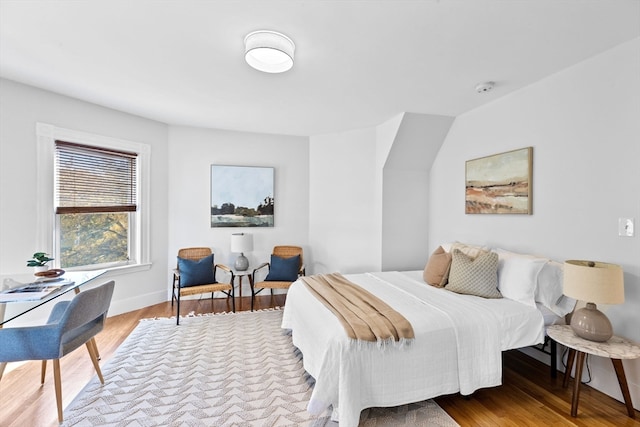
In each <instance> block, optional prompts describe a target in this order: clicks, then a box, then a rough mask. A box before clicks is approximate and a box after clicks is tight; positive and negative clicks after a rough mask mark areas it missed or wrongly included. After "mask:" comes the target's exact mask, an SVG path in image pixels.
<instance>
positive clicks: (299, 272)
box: [298, 264, 307, 276]
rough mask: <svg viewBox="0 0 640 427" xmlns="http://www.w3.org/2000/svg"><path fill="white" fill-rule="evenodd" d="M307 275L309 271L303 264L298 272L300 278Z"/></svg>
mask: <svg viewBox="0 0 640 427" xmlns="http://www.w3.org/2000/svg"><path fill="white" fill-rule="evenodd" d="M306 275H307V270H306V268H305V267H304V264H302V265H301V266H300V270H298V276H306Z"/></svg>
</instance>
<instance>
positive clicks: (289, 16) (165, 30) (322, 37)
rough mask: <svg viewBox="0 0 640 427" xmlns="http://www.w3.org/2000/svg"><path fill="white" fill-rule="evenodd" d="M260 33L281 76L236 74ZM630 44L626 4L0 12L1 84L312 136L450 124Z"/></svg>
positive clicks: (633, 0)
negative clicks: (271, 38) (405, 117)
mask: <svg viewBox="0 0 640 427" xmlns="http://www.w3.org/2000/svg"><path fill="white" fill-rule="evenodd" d="M257 29H271V30H276V31H280V32H283V33H285V34H286V35H288V36H289V37H291V38H292V39H293V41H294V42H295V44H296V54H295V65H294V67H293V69H292V70H290V71H289V72H286V73H284V74H277V75H273V74H263V73H260V72H258V71H256V70H254V69H252V68H250V67H248V66H247V64H246V63H245V62H244V46H243V39H244V36H245V35H246V34H248V33H249V32H251V31H254V30H257ZM639 36H640V2H638V1H637V0H616V1H605V0H602V1H600V0H594V1H590V0H563V1H557V0H520V1H504V0H440V1H437V0H428V1H427V0H425V1H419V0H416V1H401V0H391V1H384V0H378V1H348V0H347V1H317V0H316V1H309V0H295V1H294V0H291V1H271V0H258V1H246V0H237V1H214V0H212V1H196V0H180V1H178V0H175V1H171V0H136V1H133V0H124V1H123V0H108V1H104V0H95V1H50V0H41V1H38V0H35V1H21V0H20V1H18V0H13V1H12V0H2V1H1V2H0V76H2V77H5V78H7V79H11V80H15V81H18V82H22V83H26V84H29V85H33V86H37V87H41V88H44V89H47V90H51V91H54V92H57V93H61V94H64V95H69V96H72V97H75V98H79V99H82V100H86V101H89V102H93V103H96V104H100V105H104V106H107V107H111V108H114V109H117V110H121V111H125V112H128V113H132V114H136V115H140V116H143V117H147V118H150V119H154V120H158V121H161V122H165V123H168V124H174V125H187V126H198V127H209V128H221V129H233V130H243V131H252V132H263V133H277V134H288V135H303V136H308V135H319V134H324V133H332V132H338V131H344V130H348V129H356V128H363V127H368V126H375V125H378V124H380V123H382V122H384V121H385V120H388V119H389V118H391V117H392V116H394V115H396V114H398V113H400V112H414V113H422V114H435V115H445V116H456V115H459V114H460V113H463V112H465V111H468V110H470V109H473V108H476V107H478V106H479V105H482V104H483V103H486V102H490V101H492V100H494V99H496V98H498V97H502V96H505V95H507V94H508V93H510V92H512V91H514V90H517V89H518V88H521V87H523V86H526V85H529V84H531V83H533V82H536V81H537V80H540V79H542V78H544V77H545V76H548V75H550V74H553V73H556V72H558V71H559V70H562V69H564V68H566V67H569V66H571V65H573V64H575V63H577V62H580V61H582V60H584V59H587V58H589V57H591V56H594V55H596V54H598V53H600V52H603V51H605V50H607V49H610V48H612V47H613V46H616V45H618V44H620V43H623V42H625V41H628V40H630V39H633V38H636V37H639ZM487 80H493V81H495V82H496V87H495V89H494V90H493V91H491V92H489V93H486V94H483V95H479V94H477V93H476V92H475V90H474V87H475V85H476V84H477V83H479V82H483V81H487Z"/></svg>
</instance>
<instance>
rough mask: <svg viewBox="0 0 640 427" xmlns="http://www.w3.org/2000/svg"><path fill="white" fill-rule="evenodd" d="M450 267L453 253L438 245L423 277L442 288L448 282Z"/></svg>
mask: <svg viewBox="0 0 640 427" xmlns="http://www.w3.org/2000/svg"><path fill="white" fill-rule="evenodd" d="M449 268H451V254H450V253H447V252H445V250H444V249H443V248H442V246H438V248H437V249H436V250H435V251H433V253H432V254H431V256H430V257H429V261H427V265H426V266H425V267H424V272H423V273H422V278H423V279H424V281H425V282H427V283H428V284H430V285H431V286H435V287H437V288H442V287H444V285H446V284H447V279H448V278H449Z"/></svg>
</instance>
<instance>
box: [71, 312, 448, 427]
mask: <svg viewBox="0 0 640 427" xmlns="http://www.w3.org/2000/svg"><path fill="white" fill-rule="evenodd" d="M281 320H282V312H281V311H279V310H270V311H259V312H253V313H252V312H240V313H236V314H219V315H212V316H198V317H185V318H184V319H182V320H181V321H180V326H176V325H175V319H157V320H154V319H145V320H142V321H141V322H140V324H139V325H138V326H137V327H136V329H135V330H134V331H133V332H132V333H131V335H130V336H129V337H128V338H127V339H126V340H125V342H124V343H123V344H122V345H121V346H120V348H119V349H118V350H117V352H116V354H115V355H114V356H113V358H112V359H111V360H110V361H109V362H108V363H107V364H106V366H105V367H103V369H102V372H103V375H104V379H105V385H104V386H103V385H101V384H100V382H99V380H98V378H97V376H96V377H94V378H93V379H92V380H91V381H90V382H89V384H88V385H87V386H86V387H85V388H84V389H83V390H82V391H81V392H80V394H78V396H77V397H76V398H75V399H74V400H73V402H72V403H71V404H70V405H69V406H68V407H67V408H66V409H65V411H64V418H65V421H64V423H63V424H62V425H63V426H183V425H187V426H269V427H276V426H312V427H321V426H337V423H335V422H333V421H331V420H330V418H329V415H330V413H329V411H327V413H326V414H323V415H321V416H320V417H314V416H311V415H310V414H309V413H308V412H307V411H306V407H307V403H308V401H309V398H310V396H311V391H312V388H313V378H311V377H310V376H309V375H308V374H307V373H306V372H305V371H304V368H303V367H302V357H301V354H300V352H299V351H298V350H297V349H296V348H295V347H294V346H293V344H292V343H291V336H290V335H288V334H286V333H285V331H283V330H282V329H281V328H280V323H281ZM360 425H361V426H376V427H377V426H393V427H397V426H427V425H428V426H457V425H458V424H456V422H455V421H453V419H452V418H451V417H449V415H447V413H446V412H444V411H443V410H442V409H441V408H440V407H439V406H438V405H437V404H436V403H434V402H433V401H430V400H429V401H424V402H419V403H414V404H409V405H403V406H399V407H396V408H371V409H366V410H364V411H362V414H361V419H360Z"/></svg>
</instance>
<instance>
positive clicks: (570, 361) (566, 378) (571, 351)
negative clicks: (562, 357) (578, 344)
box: [562, 348, 576, 388]
mask: <svg viewBox="0 0 640 427" xmlns="http://www.w3.org/2000/svg"><path fill="white" fill-rule="evenodd" d="M575 358H576V351H575V350H574V349H572V348H570V349H569V355H568V356H567V369H566V370H565V371H564V379H563V381H562V387H565V388H566V387H567V386H568V385H569V378H571V370H572V369H573V361H574V360H575Z"/></svg>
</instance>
